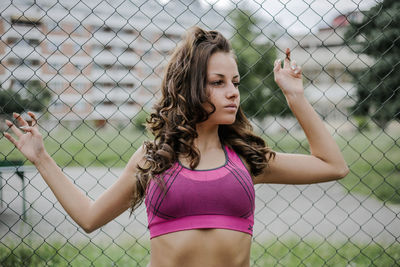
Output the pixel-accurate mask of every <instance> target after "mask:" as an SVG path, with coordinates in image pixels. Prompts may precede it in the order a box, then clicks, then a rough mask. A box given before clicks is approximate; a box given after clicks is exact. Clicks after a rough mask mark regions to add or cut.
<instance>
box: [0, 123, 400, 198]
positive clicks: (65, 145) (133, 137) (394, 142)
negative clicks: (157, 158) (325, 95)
mask: <svg viewBox="0 0 400 267" xmlns="http://www.w3.org/2000/svg"><path fill="white" fill-rule="evenodd" d="M47 130H49V129H47ZM42 132H43V133H46V132H45V131H42ZM399 138H400V132H399V131H397V132H396V131H392V132H389V133H387V132H383V131H381V130H374V131H369V132H362V133H359V132H354V133H346V134H344V135H340V134H337V135H336V141H337V143H338V144H339V146H340V148H341V149H342V151H343V154H344V157H345V159H346V162H347V163H348V165H349V166H350V170H351V172H350V173H349V174H348V176H347V177H346V178H345V179H342V180H341V181H340V182H341V184H342V185H343V186H344V187H345V188H346V189H347V190H349V191H353V192H357V193H361V194H364V195H367V196H372V197H376V198H378V199H380V200H382V201H387V202H390V203H400V139H399ZM44 139H45V145H46V148H47V150H48V151H49V153H50V154H51V155H52V156H53V158H54V159H55V160H56V162H57V163H58V164H59V165H60V166H61V167H68V166H82V167H89V166H103V167H107V168H111V167H123V166H125V165H126V163H127V161H128V160H129V158H130V156H131V155H132V154H133V153H134V152H135V150H136V149H137V147H139V146H140V145H141V144H142V142H143V140H145V139H148V137H147V136H146V135H145V134H143V133H142V132H141V131H138V130H136V128H134V127H121V129H116V128H112V127H108V128H106V129H100V130H99V129H96V128H91V127H89V126H87V125H84V124H83V125H81V126H79V127H76V128H73V127H72V128H71V127H70V128H68V129H67V128H61V129H58V130H52V131H50V132H49V133H48V134H44ZM265 139H266V140H267V143H268V144H269V146H271V147H272V148H273V149H274V150H276V151H283V152H290V153H308V149H309V147H308V143H307V140H306V139H305V138H304V137H297V138H295V137H293V136H291V135H289V134H275V135H271V136H266V137H265ZM0 153H1V154H2V155H1V156H2V157H6V158H7V159H21V158H22V156H21V154H20V153H19V152H18V151H17V150H16V149H15V148H14V147H13V146H12V145H11V144H10V143H9V142H8V141H7V140H6V139H5V138H0Z"/></svg>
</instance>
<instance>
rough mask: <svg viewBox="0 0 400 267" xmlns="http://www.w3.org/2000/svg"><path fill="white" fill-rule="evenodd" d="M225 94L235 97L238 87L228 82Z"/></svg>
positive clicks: (237, 94) (237, 93)
mask: <svg viewBox="0 0 400 267" xmlns="http://www.w3.org/2000/svg"><path fill="white" fill-rule="evenodd" d="M227 96H228V98H233V97H234V98H236V97H238V96H239V88H237V87H236V86H235V84H234V83H229V88H228V93H227Z"/></svg>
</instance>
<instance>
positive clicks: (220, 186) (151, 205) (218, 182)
mask: <svg viewBox="0 0 400 267" xmlns="http://www.w3.org/2000/svg"><path fill="white" fill-rule="evenodd" d="M224 152H225V158H226V162H225V164H224V165H223V166H221V167H219V168H215V169H210V170H191V169H188V168H186V167H184V166H183V165H182V164H180V163H179V162H176V163H175V164H174V165H173V166H172V167H171V168H169V169H168V170H166V171H165V172H164V173H163V174H162V176H163V179H164V181H165V185H166V194H164V193H163V191H162V189H161V188H160V187H159V186H158V185H157V184H156V183H155V182H154V181H150V183H149V186H148V187H147V190H146V198H145V204H146V209H147V219H148V227H149V230H150V238H153V237H156V236H159V235H163V234H167V233H172V232H176V231H182V230H189V229H201V228H222V229H230V230H235V231H241V232H244V233H248V234H250V235H252V234H253V225H254V197H255V192H254V186H253V181H252V179H251V176H250V174H249V172H248V170H247V169H246V167H245V165H244V164H243V162H242V160H241V159H240V157H239V156H238V155H237V154H236V153H235V152H234V151H233V150H232V149H230V148H229V147H227V146H225V147H224Z"/></svg>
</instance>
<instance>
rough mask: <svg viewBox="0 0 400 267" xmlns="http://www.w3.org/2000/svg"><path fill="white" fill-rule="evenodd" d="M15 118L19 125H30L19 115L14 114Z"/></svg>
mask: <svg viewBox="0 0 400 267" xmlns="http://www.w3.org/2000/svg"><path fill="white" fill-rule="evenodd" d="M13 117H14V118H15V119H16V120H17V121H18V123H19V125H21V126H25V125H28V123H27V122H26V121H25V120H24V119H23V118H22V117H21V115H20V114H19V113H16V112H14V113H13Z"/></svg>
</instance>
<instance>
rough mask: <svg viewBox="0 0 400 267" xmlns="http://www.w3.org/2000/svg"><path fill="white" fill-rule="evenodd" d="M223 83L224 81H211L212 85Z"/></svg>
mask: <svg viewBox="0 0 400 267" xmlns="http://www.w3.org/2000/svg"><path fill="white" fill-rule="evenodd" d="M222 83H223V81H221V80H220V81H214V82H212V83H211V85H214V86H218V85H221V84H222Z"/></svg>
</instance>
